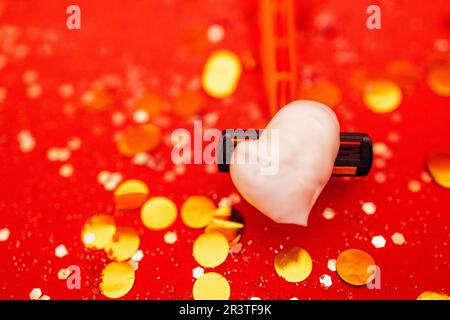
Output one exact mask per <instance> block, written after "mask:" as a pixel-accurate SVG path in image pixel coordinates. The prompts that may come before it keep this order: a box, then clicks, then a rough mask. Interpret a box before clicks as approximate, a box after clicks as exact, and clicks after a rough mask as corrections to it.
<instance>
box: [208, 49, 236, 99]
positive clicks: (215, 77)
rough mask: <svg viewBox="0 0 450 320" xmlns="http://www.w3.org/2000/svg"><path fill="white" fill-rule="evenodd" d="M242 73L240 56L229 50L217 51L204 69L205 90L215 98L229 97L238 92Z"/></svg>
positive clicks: (210, 57)
mask: <svg viewBox="0 0 450 320" xmlns="http://www.w3.org/2000/svg"><path fill="white" fill-rule="evenodd" d="M241 73H242V64H241V61H240V59H239V57H238V55H236V54H235V53H234V52H232V51H229V50H224V49H220V50H216V51H214V52H213V53H212V54H211V55H210V56H209V57H208V60H207V61H206V63H205V66H204V68H203V72H202V80H201V81H202V87H203V90H205V92H206V93H207V94H208V95H210V96H211V97H214V98H218V99H221V98H226V97H229V96H231V95H232V94H233V93H234V91H235V90H236V88H237V85H238V82H239V78H240V77H241Z"/></svg>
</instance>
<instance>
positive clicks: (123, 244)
mask: <svg viewBox="0 0 450 320" xmlns="http://www.w3.org/2000/svg"><path fill="white" fill-rule="evenodd" d="M139 244H140V239H139V235H138V234H137V233H136V231H135V230H134V229H131V228H123V227H119V228H117V231H116V233H115V235H114V236H113V238H112V240H111V242H110V243H108V244H107V245H106V247H105V252H106V255H107V256H108V258H109V259H111V260H115V261H125V260H128V259H130V258H131V257H132V256H133V254H134V253H135V252H136V251H137V250H138V249H139Z"/></svg>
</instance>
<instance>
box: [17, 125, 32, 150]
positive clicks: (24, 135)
mask: <svg viewBox="0 0 450 320" xmlns="http://www.w3.org/2000/svg"><path fill="white" fill-rule="evenodd" d="M17 140H18V141H19V148H20V151H22V152H30V151H32V150H33V149H34V147H35V146H36V140H35V139H34V137H33V135H32V134H31V132H30V131H28V130H22V131H20V132H19V134H18V135H17Z"/></svg>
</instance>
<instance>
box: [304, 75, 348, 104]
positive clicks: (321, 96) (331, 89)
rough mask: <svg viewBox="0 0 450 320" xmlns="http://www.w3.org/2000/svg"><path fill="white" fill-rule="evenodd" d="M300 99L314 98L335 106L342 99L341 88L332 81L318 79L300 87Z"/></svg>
mask: <svg viewBox="0 0 450 320" xmlns="http://www.w3.org/2000/svg"><path fill="white" fill-rule="evenodd" d="M299 99H303V100H314V101H319V102H322V103H324V104H326V105H327V106H329V107H335V106H336V105H338V104H339V103H340V102H341V101H342V93H341V89H339V87H338V86H337V85H336V84H334V83H333V82H331V81H328V80H318V81H316V82H314V83H312V84H303V85H302V86H301V87H300V91H299Z"/></svg>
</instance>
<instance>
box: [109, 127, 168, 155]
mask: <svg viewBox="0 0 450 320" xmlns="http://www.w3.org/2000/svg"><path fill="white" fill-rule="evenodd" d="M161 140H162V133H161V128H159V127H158V126H156V125H154V124H152V123H148V124H139V125H134V126H129V127H128V128H126V129H125V130H124V131H122V132H121V133H120V134H119V138H118V140H117V149H118V150H119V152H120V153H121V154H122V155H124V156H127V157H131V156H134V155H136V154H138V153H142V152H148V151H152V150H153V149H155V148H156V147H158V146H159V144H160V143H161Z"/></svg>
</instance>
